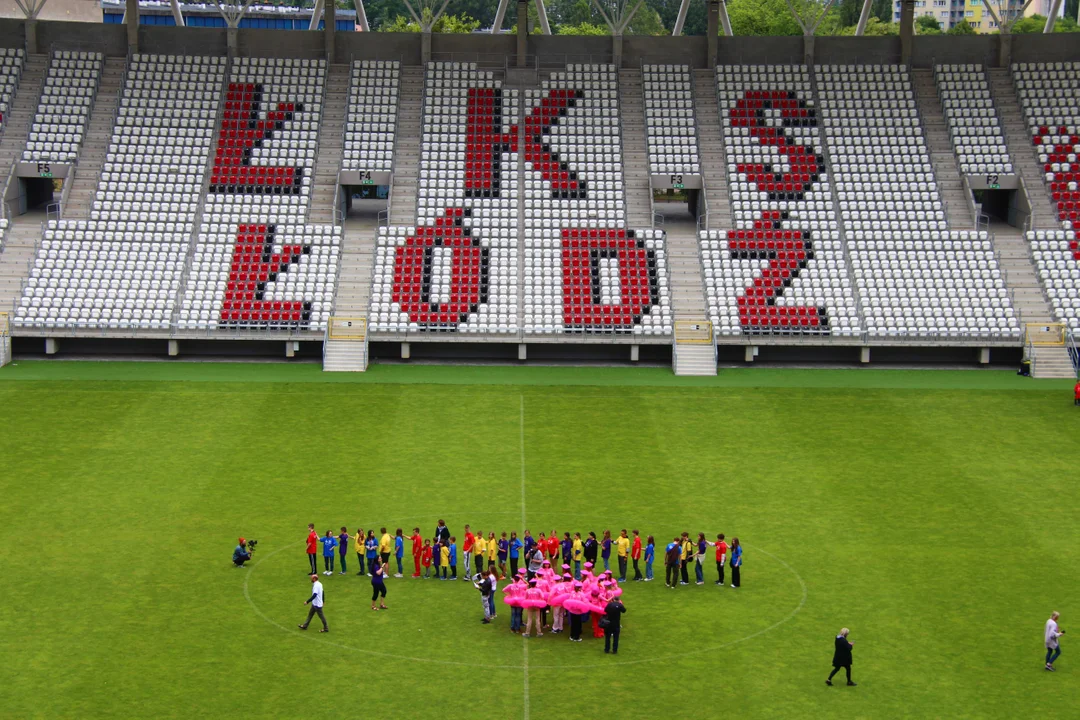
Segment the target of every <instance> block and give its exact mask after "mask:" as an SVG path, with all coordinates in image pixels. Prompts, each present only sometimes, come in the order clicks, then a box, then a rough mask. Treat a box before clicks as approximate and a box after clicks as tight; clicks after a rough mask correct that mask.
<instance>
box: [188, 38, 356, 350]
mask: <svg viewBox="0 0 1080 720" xmlns="http://www.w3.org/2000/svg"><path fill="white" fill-rule="evenodd" d="M325 77H326V61H325V60H296V59H288V60H286V59H267V58H237V59H235V60H233V65H232V72H231V75H230V77H229V82H228V85H227V88H226V95H225V107H224V109H223V113H222V119H221V125H220V128H219V139H218V144H217V148H216V149H215V156H214V166H213V170H212V172H211V178H210V194H209V195H208V196H207V197H206V201H205V207H204V211H203V224H202V226H201V228H200V229H199V232H198V237H197V240H196V242H195V247H194V253H193V255H192V262H191V268H190V271H189V273H188V276H187V282H186V287H185V291H184V297H183V300H182V302H181V306H180V311H179V319H178V326H179V327H180V329H182V330H214V329H219V330H222V329H223V330H227V331H243V332H261V331H266V330H288V331H303V330H323V329H325V328H326V325H327V322H328V321H329V318H330V314H331V312H332V309H333V299H334V289H335V287H336V283H337V277H338V271H339V269H340V266H341V238H342V228H341V227H340V226H331V225H309V224H307V217H308V211H309V210H310V205H311V188H312V176H313V174H314V168H315V159H316V151H317V146H318V129H319V117H320V112H321V109H322V101H323V87H324V83H325Z"/></svg>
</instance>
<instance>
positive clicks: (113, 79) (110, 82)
mask: <svg viewBox="0 0 1080 720" xmlns="http://www.w3.org/2000/svg"><path fill="white" fill-rule="evenodd" d="M124 62H125V58H117V57H106V58H105V66H104V68H103V69H102V75H101V83H100V84H99V85H98V92H97V97H96V98H95V99H94V107H93V108H92V109H91V110H90V122H89V123H88V124H87V127H86V140H85V141H84V142H83V146H82V150H81V151H80V153H79V162H78V164H77V165H76V166H75V168H74V170H73V172H74V177H73V178H70V179H68V180H67V181H66V182H67V184H68V185H69V189H68V190H67V193H66V197H65V200H66V202H65V203H64V204H63V205H62V207H61V212H62V213H63V216H64V217H65V218H75V219H77V218H88V217H90V206H91V204H92V203H93V202H94V197H95V195H96V194H97V184H98V179H99V178H100V177H101V168H102V166H103V165H104V164H105V154H106V149H107V148H108V145H109V138H110V136H111V135H112V130H113V121H114V120H115V117H116V108H117V105H118V104H119V102H120V86H121V85H122V84H123V80H124Z"/></svg>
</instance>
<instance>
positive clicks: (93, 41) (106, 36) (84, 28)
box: [37, 21, 127, 56]
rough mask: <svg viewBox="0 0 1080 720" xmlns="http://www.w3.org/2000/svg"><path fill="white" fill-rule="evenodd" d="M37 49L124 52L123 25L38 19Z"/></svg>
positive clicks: (125, 35)
mask: <svg viewBox="0 0 1080 720" xmlns="http://www.w3.org/2000/svg"><path fill="white" fill-rule="evenodd" d="M37 41H38V52H41V53H47V52H49V51H50V50H96V51H98V52H104V53H105V54H106V55H119V56H124V55H127V34H126V28H125V27H124V26H123V25H106V24H104V23H85V22H59V21H54V22H39V23H38V24H37Z"/></svg>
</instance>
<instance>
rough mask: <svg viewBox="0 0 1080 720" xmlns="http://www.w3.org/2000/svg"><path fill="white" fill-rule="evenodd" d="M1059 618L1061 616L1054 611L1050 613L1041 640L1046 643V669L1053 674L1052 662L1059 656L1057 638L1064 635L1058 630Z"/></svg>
mask: <svg viewBox="0 0 1080 720" xmlns="http://www.w3.org/2000/svg"><path fill="white" fill-rule="evenodd" d="M1059 617H1061V616H1060V614H1059V613H1057V612H1056V611H1055V612H1052V613H1050V619H1049V620H1047V621H1046V630H1045V631H1044V633H1043V639H1044V640H1045V641H1046V669H1047V670H1049V671H1050V672H1054V661H1055V660H1057V659H1058V655H1060V654H1061V648H1060V647H1059V646H1058V638H1059V637H1061V636H1062V635H1064V634H1065V631H1064V630H1061V629H1059V628H1058V624H1057V620H1058V618H1059Z"/></svg>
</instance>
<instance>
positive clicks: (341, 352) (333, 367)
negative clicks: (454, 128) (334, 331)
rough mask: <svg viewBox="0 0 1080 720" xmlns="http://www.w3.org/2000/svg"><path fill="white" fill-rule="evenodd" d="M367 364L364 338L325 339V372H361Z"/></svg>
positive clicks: (366, 349)
mask: <svg viewBox="0 0 1080 720" xmlns="http://www.w3.org/2000/svg"><path fill="white" fill-rule="evenodd" d="M367 365H368V344H367V341H366V340H363V341H361V340H351V341H350V340H327V341H326V343H325V345H324V346H323V370H324V371H325V372H363V371H365V370H367Z"/></svg>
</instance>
